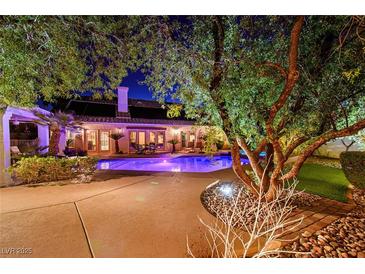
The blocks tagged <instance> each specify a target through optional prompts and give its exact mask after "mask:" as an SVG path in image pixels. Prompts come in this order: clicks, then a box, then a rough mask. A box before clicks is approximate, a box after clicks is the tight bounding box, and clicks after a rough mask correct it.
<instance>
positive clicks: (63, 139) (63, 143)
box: [58, 129, 66, 155]
mask: <svg viewBox="0 0 365 274" xmlns="http://www.w3.org/2000/svg"><path fill="white" fill-rule="evenodd" d="M65 148H66V129H64V130H61V135H60V143H59V144H58V149H59V153H60V154H62V155H63V151H64V150H65Z"/></svg>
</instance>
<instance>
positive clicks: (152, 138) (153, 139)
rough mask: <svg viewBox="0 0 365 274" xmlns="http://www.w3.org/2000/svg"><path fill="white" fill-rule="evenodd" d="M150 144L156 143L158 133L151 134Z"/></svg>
mask: <svg viewBox="0 0 365 274" xmlns="http://www.w3.org/2000/svg"><path fill="white" fill-rule="evenodd" d="M150 143H156V133H154V132H150Z"/></svg>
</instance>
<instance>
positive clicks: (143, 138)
mask: <svg viewBox="0 0 365 274" xmlns="http://www.w3.org/2000/svg"><path fill="white" fill-rule="evenodd" d="M138 144H139V145H142V146H144V145H145V144H146V132H145V131H138Z"/></svg>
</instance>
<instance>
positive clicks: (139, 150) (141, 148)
mask: <svg viewBox="0 0 365 274" xmlns="http://www.w3.org/2000/svg"><path fill="white" fill-rule="evenodd" d="M146 150H147V148H146V147H145V146H144V145H140V144H137V145H136V152H137V154H145V152H146Z"/></svg>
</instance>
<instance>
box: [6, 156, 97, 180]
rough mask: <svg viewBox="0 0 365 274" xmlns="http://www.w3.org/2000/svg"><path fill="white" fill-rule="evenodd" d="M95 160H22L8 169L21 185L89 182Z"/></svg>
mask: <svg viewBox="0 0 365 274" xmlns="http://www.w3.org/2000/svg"><path fill="white" fill-rule="evenodd" d="M96 163H97V159H96V158H88V157H85V158H78V157H76V158H56V157H38V156H34V157H28V158H22V159H20V160H19V161H18V162H16V164H14V165H13V166H12V167H11V168H10V170H9V171H10V172H11V173H12V175H13V176H15V178H16V179H19V180H21V181H22V182H23V183H26V184H30V183H42V182H50V181H59V180H67V179H73V180H74V182H86V181H90V180H91V177H92V175H93V174H94V172H95V170H96Z"/></svg>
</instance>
